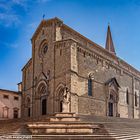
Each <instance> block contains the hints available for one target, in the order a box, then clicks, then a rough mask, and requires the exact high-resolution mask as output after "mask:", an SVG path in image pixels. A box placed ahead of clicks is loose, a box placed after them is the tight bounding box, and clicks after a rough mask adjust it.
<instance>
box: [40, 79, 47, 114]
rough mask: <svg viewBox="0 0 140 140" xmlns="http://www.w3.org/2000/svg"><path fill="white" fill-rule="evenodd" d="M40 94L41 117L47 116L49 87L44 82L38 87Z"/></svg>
mask: <svg viewBox="0 0 140 140" xmlns="http://www.w3.org/2000/svg"><path fill="white" fill-rule="evenodd" d="M38 94H39V96H40V113H41V115H46V114H47V96H48V94H47V85H46V83H45V82H44V81H43V82H41V83H40V84H39V86H38Z"/></svg>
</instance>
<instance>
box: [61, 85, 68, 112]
mask: <svg viewBox="0 0 140 140" xmlns="http://www.w3.org/2000/svg"><path fill="white" fill-rule="evenodd" d="M62 103H63V105H62V112H70V110H69V106H70V92H69V90H68V88H67V87H66V86H65V87H64V93H63V101H62Z"/></svg>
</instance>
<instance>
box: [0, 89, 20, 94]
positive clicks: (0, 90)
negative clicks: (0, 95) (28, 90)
mask: <svg viewBox="0 0 140 140" xmlns="http://www.w3.org/2000/svg"><path fill="white" fill-rule="evenodd" d="M0 92H8V93H12V94H18V95H20V94H21V92H18V91H12V90H7V89H0Z"/></svg>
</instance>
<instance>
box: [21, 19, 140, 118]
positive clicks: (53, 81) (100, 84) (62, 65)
mask: <svg viewBox="0 0 140 140" xmlns="http://www.w3.org/2000/svg"><path fill="white" fill-rule="evenodd" d="M22 72H23V79H22V99H23V100H22V116H23V117H24V118H26V117H33V118H38V117H41V116H42V115H43V116H44V115H47V114H51V113H54V112H61V111H62V96H63V94H64V88H65V87H67V88H68V90H69V92H70V106H69V112H75V113H77V114H89V115H97V116H115V117H124V118H140V97H139V94H140V72H139V71H137V70H136V69H135V68H133V67H132V66H130V65H129V64H127V63H126V62H125V61H123V60H122V59H120V58H119V57H117V56H116V55H115V53H114V54H113V53H110V52H109V51H108V50H106V49H104V48H102V47H101V46H99V45H97V44H96V43H94V42H92V41H91V40H89V39H87V38H86V37H84V36H82V35H81V34H79V33H78V32H76V31H75V30H73V29H71V28H70V27H68V26H67V25H65V24H64V23H63V21H61V20H60V19H58V18H54V19H50V20H43V21H42V22H41V23H40V25H39V26H38V28H37V30H36V31H35V33H34V35H33V37H32V58H31V59H30V60H29V61H28V63H27V64H26V65H25V66H24V68H23V69H22Z"/></svg>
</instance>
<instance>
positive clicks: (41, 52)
mask: <svg viewBox="0 0 140 140" xmlns="http://www.w3.org/2000/svg"><path fill="white" fill-rule="evenodd" d="M47 51H48V45H47V44H44V45H42V46H41V47H40V50H39V57H44V56H45V54H46V53H47Z"/></svg>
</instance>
